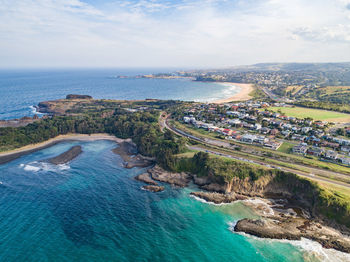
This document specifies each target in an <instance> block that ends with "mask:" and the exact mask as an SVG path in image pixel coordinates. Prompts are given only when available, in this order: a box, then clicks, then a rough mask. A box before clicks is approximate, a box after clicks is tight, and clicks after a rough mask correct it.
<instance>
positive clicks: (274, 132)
mask: <svg viewBox="0 0 350 262" xmlns="http://www.w3.org/2000/svg"><path fill="white" fill-rule="evenodd" d="M278 132H279V131H278V130H277V129H276V128H274V129H272V130H270V135H272V136H275V135H277V134H278Z"/></svg>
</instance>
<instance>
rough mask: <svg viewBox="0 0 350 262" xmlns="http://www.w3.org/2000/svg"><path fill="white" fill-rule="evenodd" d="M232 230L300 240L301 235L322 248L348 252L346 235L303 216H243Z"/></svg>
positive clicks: (349, 251)
mask: <svg viewBox="0 0 350 262" xmlns="http://www.w3.org/2000/svg"><path fill="white" fill-rule="evenodd" d="M234 230H235V231H236V232H244V233H247V234H251V235H254V236H257V237H262V238H273V239H288V240H300V239H301V238H302V237H303V238H308V239H311V240H313V241H317V242H318V243H320V244H321V245H322V246H323V247H324V248H333V249H336V250H339V251H341V252H346V253H350V238H349V237H348V236H345V235H342V234H341V233H340V232H339V231H337V230H335V229H333V228H330V227H326V226H322V225H320V224H319V223H317V222H314V221H310V220H307V219H303V218H291V217H288V218H282V217H271V218H264V219H247V218H245V219H242V220H239V221H238V222H237V224H236V225H235V228H234Z"/></svg>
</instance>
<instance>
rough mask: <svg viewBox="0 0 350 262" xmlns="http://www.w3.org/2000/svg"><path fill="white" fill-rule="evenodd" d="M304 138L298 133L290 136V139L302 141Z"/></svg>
mask: <svg viewBox="0 0 350 262" xmlns="http://www.w3.org/2000/svg"><path fill="white" fill-rule="evenodd" d="M305 138H306V136H302V135H299V134H294V135H293V136H292V140H298V141H304V140H305Z"/></svg>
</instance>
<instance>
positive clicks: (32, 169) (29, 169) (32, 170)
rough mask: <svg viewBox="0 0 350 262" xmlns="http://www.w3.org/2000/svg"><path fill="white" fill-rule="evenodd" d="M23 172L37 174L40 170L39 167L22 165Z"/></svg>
mask: <svg viewBox="0 0 350 262" xmlns="http://www.w3.org/2000/svg"><path fill="white" fill-rule="evenodd" d="M24 170H25V171H31V172H38V171H39V170H40V167H37V166H32V165H24Z"/></svg>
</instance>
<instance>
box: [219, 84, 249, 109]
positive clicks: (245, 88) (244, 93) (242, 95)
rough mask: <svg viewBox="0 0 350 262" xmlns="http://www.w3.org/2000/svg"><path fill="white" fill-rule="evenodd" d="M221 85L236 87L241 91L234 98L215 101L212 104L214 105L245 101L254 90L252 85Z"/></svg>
mask: <svg viewBox="0 0 350 262" xmlns="http://www.w3.org/2000/svg"><path fill="white" fill-rule="evenodd" d="M223 84H225V85H226V86H227V85H230V86H236V87H239V88H240V89H241V90H240V91H239V92H238V93H237V94H235V95H234V96H231V97H228V98H223V99H219V100H215V101H214V102H213V103H215V104H223V103H228V102H231V101H246V100H249V99H251V98H252V97H251V96H250V95H249V94H250V93H251V92H252V91H253V90H254V87H253V84H241V83H230V82H224V83H223Z"/></svg>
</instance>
